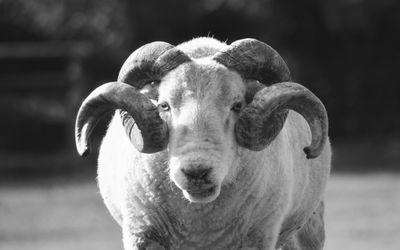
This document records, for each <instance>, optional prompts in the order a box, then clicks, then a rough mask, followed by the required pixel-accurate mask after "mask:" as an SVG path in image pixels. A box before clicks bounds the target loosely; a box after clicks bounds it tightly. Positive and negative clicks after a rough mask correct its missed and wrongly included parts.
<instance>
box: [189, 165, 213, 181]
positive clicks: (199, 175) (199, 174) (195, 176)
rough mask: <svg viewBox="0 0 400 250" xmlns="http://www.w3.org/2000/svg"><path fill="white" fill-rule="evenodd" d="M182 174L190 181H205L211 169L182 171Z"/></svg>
mask: <svg viewBox="0 0 400 250" xmlns="http://www.w3.org/2000/svg"><path fill="white" fill-rule="evenodd" d="M182 172H183V173H184V174H185V176H186V177H187V178H188V179H190V180H196V181H199V180H203V181H204V180H206V179H207V177H208V175H209V173H210V172H211V168H204V167H201V168H195V169H182Z"/></svg>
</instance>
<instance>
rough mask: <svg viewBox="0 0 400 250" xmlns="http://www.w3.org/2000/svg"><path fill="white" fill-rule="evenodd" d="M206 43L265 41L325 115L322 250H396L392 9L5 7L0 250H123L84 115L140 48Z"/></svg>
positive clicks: (84, 2) (254, 1)
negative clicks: (81, 140)
mask: <svg viewBox="0 0 400 250" xmlns="http://www.w3.org/2000/svg"><path fill="white" fill-rule="evenodd" d="M198 36H212V37H215V38H217V39H220V40H222V41H227V42H228V43H231V42H233V41H235V40H237V39H241V38H246V37H252V38H256V39H259V40H261V41H264V42H266V43H267V44H269V45H271V46H272V47H273V48H275V49H276V50H277V51H278V52H279V53H280V54H281V56H282V57H283V58H284V59H285V60H286V62H287V64H288V65H289V67H290V69H291V71H292V75H293V78H294V80H295V81H297V82H299V83H301V84H303V85H305V86H307V87H308V88H309V89H311V90H312V91H313V92H314V93H315V94H316V95H317V96H318V97H319V98H320V99H321V100H322V101H323V103H324V104H325V105H326V108H327V110H328V114H329V119H330V137H331V141H332V145H333V149H334V160H333V170H332V178H331V181H330V183H329V187H328V191H327V195H326V204H327V211H326V230H327V241H326V248H325V249H328V250H333V249H364V250H365V249H367V250H368V249H371V250H372V249H374V250H376V249H393V250H394V249H399V246H400V216H399V212H400V172H399V170H400V98H399V95H400V74H399V72H398V70H400V49H399V44H400V2H399V1H397V0H336V1H334V0H326V1H318V0H301V1H288V0H247V1H244V0H202V1H193V0H192V1H188V0H165V1H156V0H115V1H107V0H31V1H26V0H0V114H1V119H0V249H7V250H8V249H89V247H96V249H122V244H121V232H120V229H119V227H118V226H117V224H116V223H115V222H114V221H112V219H111V216H109V215H108V212H107V211H106V208H105V206H104V205H103V204H102V201H101V197H100V195H99V194H98V191H97V187H96V182H95V176H96V166H95V165H96V154H97V153H96V150H95V153H94V154H92V155H91V156H90V157H89V158H85V159H81V158H79V157H78V155H77V153H76V152H75V148H74V147H75V145H74V131H73V126H74V121H75V115H76V113H77V109H78V108H79V105H80V103H81V102H82V100H83V98H84V97H85V96H86V95H87V94H88V93H90V91H91V90H93V89H94V88H95V87H96V86H98V85H100V84H102V83H105V82H108V81H114V80H115V79H116V78H117V75H118V72H119V68H120V67H121V65H122V63H123V62H124V60H125V59H126V58H127V57H128V55H129V54H130V53H131V52H132V51H133V50H135V49H136V48H138V47H139V46H141V45H143V44H145V43H148V42H152V41H156V40H161V41H166V42H169V43H171V44H179V43H181V42H183V41H186V40H189V39H192V38H194V37H198ZM106 124H107V119H105V120H104V122H103V124H102V125H100V126H99V127H98V128H97V129H96V131H95V133H96V135H97V136H96V138H97V139H95V145H98V144H99V141H100V140H101V136H102V135H103V134H104V129H105V126H106Z"/></svg>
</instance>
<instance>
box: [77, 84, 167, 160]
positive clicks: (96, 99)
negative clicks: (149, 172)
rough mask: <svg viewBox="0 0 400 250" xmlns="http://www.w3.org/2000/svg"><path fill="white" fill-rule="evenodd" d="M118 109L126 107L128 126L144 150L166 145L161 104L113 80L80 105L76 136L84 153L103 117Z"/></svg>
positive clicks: (125, 117)
mask: <svg viewBox="0 0 400 250" xmlns="http://www.w3.org/2000/svg"><path fill="white" fill-rule="evenodd" d="M116 109H120V110H123V112H121V113H123V125H124V127H125V130H126V132H127V134H128V136H129V138H130V140H131V142H132V143H133V145H134V146H135V147H136V148H137V149H138V150H139V151H140V152H143V153H154V152H158V151H160V150H162V149H164V148H165V147H166V145H167V143H168V128H167V125H166V124H165V122H164V121H163V120H161V118H160V117H159V116H158V111H157V107H156V106H155V105H154V104H153V103H152V102H151V101H150V100H149V99H148V98H147V97H146V96H144V95H143V94H141V93H140V92H139V91H138V90H137V89H135V88H134V87H132V86H130V85H128V84H126V83H121V82H110V83H106V84H103V85H101V86H100V87H98V88H96V89H95V90H94V91H93V92H92V93H90V95H89V96H88V97H87V98H86V99H85V100H84V101H83V103H82V105H81V108H80V109H79V112H78V116H77V119H76V126H75V128H76V129H75V138H76V145H77V149H78V153H79V154H80V155H86V154H87V153H89V151H90V141H89V138H90V135H91V133H92V131H93V129H94V127H95V126H96V124H97V123H98V121H99V120H100V119H101V117H102V116H103V115H105V114H107V113H109V112H113V111H115V110H116ZM131 121H135V122H133V123H132V122H131Z"/></svg>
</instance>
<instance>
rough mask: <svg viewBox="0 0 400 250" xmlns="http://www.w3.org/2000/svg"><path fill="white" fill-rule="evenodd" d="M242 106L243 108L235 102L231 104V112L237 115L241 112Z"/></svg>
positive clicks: (239, 103) (240, 103)
mask: <svg viewBox="0 0 400 250" xmlns="http://www.w3.org/2000/svg"><path fill="white" fill-rule="evenodd" d="M242 106H243V104H242V102H236V103H235V104H233V106H232V110H233V111H234V112H236V113H239V112H240V110H242Z"/></svg>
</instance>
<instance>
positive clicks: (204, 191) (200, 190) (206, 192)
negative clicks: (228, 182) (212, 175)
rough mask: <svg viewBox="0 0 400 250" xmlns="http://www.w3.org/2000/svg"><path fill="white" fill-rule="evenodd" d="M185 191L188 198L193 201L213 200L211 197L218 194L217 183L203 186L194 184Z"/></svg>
mask: <svg viewBox="0 0 400 250" xmlns="http://www.w3.org/2000/svg"><path fill="white" fill-rule="evenodd" d="M183 191H184V195H185V196H186V198H188V199H189V200H190V201H192V202H209V201H211V200H210V198H212V197H214V196H216V193H217V186H216V185H205V186H203V187H196V186H194V187H191V188H188V189H186V190H183ZM185 193H186V194H185ZM212 200H213V199H212Z"/></svg>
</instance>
